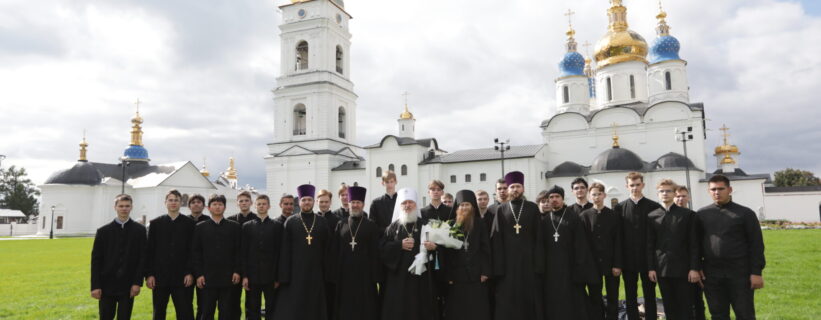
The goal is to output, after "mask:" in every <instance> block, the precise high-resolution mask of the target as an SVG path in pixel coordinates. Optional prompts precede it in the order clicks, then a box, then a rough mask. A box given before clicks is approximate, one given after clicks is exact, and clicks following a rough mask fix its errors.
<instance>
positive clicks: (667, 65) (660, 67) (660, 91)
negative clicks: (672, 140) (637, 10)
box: [647, 2, 690, 104]
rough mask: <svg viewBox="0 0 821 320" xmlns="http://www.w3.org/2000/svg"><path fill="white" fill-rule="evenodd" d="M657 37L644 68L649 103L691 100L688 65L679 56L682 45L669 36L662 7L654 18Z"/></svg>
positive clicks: (668, 27)
mask: <svg viewBox="0 0 821 320" xmlns="http://www.w3.org/2000/svg"><path fill="white" fill-rule="evenodd" d="M656 19H658V25H657V26H656V33H657V35H658V36H657V37H656V40H655V41H654V42H653V46H652V47H651V48H650V59H649V63H650V65H649V66H648V68H647V76H648V77H649V78H650V79H651V80H652V81H649V86H648V90H649V97H648V102H649V103H650V104H654V103H656V102H662V101H680V102H684V103H688V102H689V101H690V97H689V96H690V95H689V84H688V83H687V62H686V61H684V60H682V59H681V57H679V49H681V44H680V43H679V41H678V39H676V38H675V37H673V36H672V35H670V26H669V25H667V20H666V19H667V12H664V10H663V9H662V8H661V3H660V2H659V13H658V15H656Z"/></svg>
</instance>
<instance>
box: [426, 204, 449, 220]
mask: <svg viewBox="0 0 821 320" xmlns="http://www.w3.org/2000/svg"><path fill="white" fill-rule="evenodd" d="M451 209H452V208H451V207H448V206H446V205H445V204H444V203H440V204H439V207H438V208H435V207H434V206H433V205H432V204H428V205H427V206H425V207H424V208H422V210H420V213H421V214H422V218H425V219H428V220H431V219H437V220H441V221H448V220H451V219H456V217H455V216H454V217H451V214H450V211H451Z"/></svg>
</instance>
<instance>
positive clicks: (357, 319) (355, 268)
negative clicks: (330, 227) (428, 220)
mask: <svg viewBox="0 0 821 320" xmlns="http://www.w3.org/2000/svg"><path fill="white" fill-rule="evenodd" d="M365 192H366V190H365V188H363V187H359V186H353V187H349V188H347V190H346V193H347V195H346V197H347V198H348V199H349V213H350V214H349V216H348V217H347V218H344V219H342V220H341V221H340V222H339V224H337V225H336V228H335V229H334V232H333V235H332V237H333V240H332V241H331V245H332V246H333V248H332V250H331V255H330V258H331V259H332V260H331V261H332V263H333V265H334V266H335V268H334V269H332V270H329V273H330V275H329V277H330V278H331V279H332V280H333V281H334V282H335V284H336V290H337V291H336V293H335V294H334V297H335V301H334V309H333V310H335V311H336V312H335V314H334V315H333V317H332V318H333V319H337V320H376V319H379V298H378V292H377V278H376V277H377V275H378V273H377V270H379V228H378V227H377V226H376V224H375V223H374V222H373V221H371V220H370V219H368V218H366V217H365V212H363V211H362V209H364V208H365Z"/></svg>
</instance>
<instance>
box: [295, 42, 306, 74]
mask: <svg viewBox="0 0 821 320" xmlns="http://www.w3.org/2000/svg"><path fill="white" fill-rule="evenodd" d="M306 69H308V42H307V41H304V40H303V41H300V42H299V43H298V44H297V45H296V70H306Z"/></svg>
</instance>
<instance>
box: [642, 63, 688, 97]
mask: <svg viewBox="0 0 821 320" xmlns="http://www.w3.org/2000/svg"><path fill="white" fill-rule="evenodd" d="M686 66H687V64H686V63H685V62H684V61H683V60H668V61H664V62H660V63H657V64H653V65H651V66H650V67H649V68H648V70H647V77H648V78H649V79H648V87H649V90H650V98H649V102H650V103H654V102H656V101H664V100H673V101H681V102H685V103H686V102H689V101H690V95H689V91H690V87H689V84H688V82H687V68H686ZM666 72H670V80H671V81H670V85H671V88H670V90H667V88H666V79H665V73H666Z"/></svg>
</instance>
